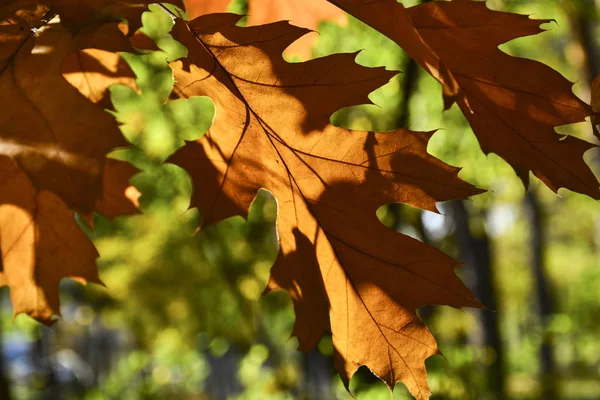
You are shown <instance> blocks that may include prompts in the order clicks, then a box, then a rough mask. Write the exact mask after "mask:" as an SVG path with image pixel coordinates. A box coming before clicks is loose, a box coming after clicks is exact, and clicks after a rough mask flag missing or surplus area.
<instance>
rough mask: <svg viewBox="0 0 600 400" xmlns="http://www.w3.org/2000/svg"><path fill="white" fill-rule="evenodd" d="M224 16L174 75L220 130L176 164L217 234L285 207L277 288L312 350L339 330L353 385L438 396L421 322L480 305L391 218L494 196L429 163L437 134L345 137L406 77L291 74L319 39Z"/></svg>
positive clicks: (335, 65) (345, 68)
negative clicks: (305, 43) (336, 115)
mask: <svg viewBox="0 0 600 400" xmlns="http://www.w3.org/2000/svg"><path fill="white" fill-rule="evenodd" d="M239 18H240V17H239V16H236V15H232V14H213V15H208V16H204V17H200V18H197V19H195V20H194V21H192V22H191V23H189V25H186V24H185V23H184V22H182V21H180V20H179V21H177V22H176V25H175V27H174V30H173V32H172V34H173V35H174V37H175V38H176V39H177V40H179V41H180V42H182V43H183V44H184V45H185V46H186V47H187V48H188V50H189V56H188V58H187V59H184V60H181V61H176V62H174V63H172V67H173V70H174V71H175V80H176V82H177V83H176V86H175V91H176V93H177V94H178V95H180V96H182V97H185V98H188V97H191V96H197V95H206V96H209V97H210V98H211V99H212V100H213V101H214V103H215V107H216V117H215V121H214V125H213V126H212V127H211V129H210V130H209V132H208V133H207V134H206V135H205V136H204V137H203V138H202V139H200V140H198V141H196V142H190V143H188V144H187V145H186V147H184V148H183V149H182V150H180V151H179V152H178V153H176V154H175V155H174V156H173V157H172V159H171V161H172V162H173V163H175V164H177V165H180V166H181V167H183V168H185V169H186V170H187V171H188V172H189V174H190V175H191V177H192V179H193V181H194V183H195V186H196V187H197V188H198V191H197V192H195V193H194V195H193V199H192V205H193V206H196V207H199V209H200V210H201V212H202V214H203V218H204V221H205V223H214V222H217V221H219V220H221V219H223V218H227V217H229V216H232V215H237V214H241V215H246V214H247V211H248V208H249V207H250V204H251V202H252V200H253V199H254V197H255V196H256V193H257V191H258V190H259V189H260V188H266V189H268V190H269V191H270V192H271V193H272V194H273V195H274V196H275V198H276V199H277V202H278V207H279V209H278V211H279V213H278V217H277V231H278V235H279V240H280V244H281V253H280V256H279V259H278V260H277V262H276V264H275V266H274V267H273V269H272V274H271V279H270V282H269V284H268V289H267V290H273V289H285V290H287V291H288V292H289V294H290V295H291V297H292V299H293V301H294V307H295V310H296V316H297V320H296V324H295V327H294V335H296V336H297V337H298V339H299V343H300V349H302V350H308V349H310V348H312V347H314V346H315V344H316V343H317V342H318V340H319V338H320V337H321V336H322V335H323V333H324V332H325V331H327V330H331V332H332V336H333V344H334V346H335V349H336V366H337V368H338V371H339V372H340V374H341V376H342V379H343V380H344V382H345V383H346V384H348V382H349V380H350V378H351V376H352V375H353V374H354V372H355V371H356V370H357V369H358V368H359V366H361V365H367V366H368V367H369V368H370V369H371V370H372V371H373V372H374V373H375V374H376V375H378V376H380V377H381V378H382V379H383V380H385V382H386V383H387V384H388V385H389V386H390V387H393V386H394V384H395V383H396V382H398V381H402V382H404V383H405V384H406V386H407V387H408V388H409V390H410V391H411V393H413V394H414V395H415V396H416V397H417V398H419V399H425V398H428V395H429V389H428V386H427V379H426V372H425V364H424V360H425V359H426V358H427V357H429V356H430V355H432V354H436V353H437V352H438V349H437V345H436V342H435V340H434V338H433V337H432V335H431V334H430V332H429V330H428V329H427V328H426V327H425V325H424V324H423V323H422V322H421V320H420V319H419V318H418V317H417V315H416V313H415V311H416V309H417V308H418V307H420V306H422V305H425V304H448V305H452V306H454V307H461V306H477V305H478V303H477V302H476V301H475V299H474V298H473V296H472V295H471V293H470V292H469V291H468V289H467V288H466V287H465V286H464V285H463V284H462V283H461V282H460V280H459V279H458V278H457V277H456V275H455V273H454V268H455V267H456V266H457V265H458V263H457V262H456V261H454V260H453V259H451V258H450V257H448V256H446V255H445V254H443V253H441V252H439V251H437V250H435V249H433V248H431V247H429V246H427V245H425V244H423V243H421V242H419V241H417V240H414V239H412V238H409V237H407V236H403V235H400V234H398V233H396V232H393V231H392V230H390V229H388V228H386V227H384V226H383V225H382V224H381V223H380V222H379V221H378V219H377V217H376V214H375V212H376V210H377V208H378V207H379V206H381V205H383V204H387V203H392V202H403V203H405V204H409V205H412V206H415V207H421V208H423V209H426V210H433V211H435V210H436V205H435V203H436V202H437V201H444V200H449V199H463V198H466V197H467V196H469V195H472V194H476V193H479V192H480V190H478V189H476V188H474V187H472V186H471V185H469V184H467V183H465V182H463V181H461V180H460V179H459V178H458V177H457V172H458V169H457V168H454V167H451V166H448V165H446V164H444V163H443V162H441V161H439V160H437V159H435V158H434V157H432V156H430V155H429V154H427V151H426V147H427V142H428V140H429V138H430V136H431V133H423V132H411V131H409V130H406V129H401V130H396V131H393V132H387V133H379V132H362V131H351V130H346V129H342V128H337V127H335V126H333V125H331V124H330V123H329V117H330V115H331V114H332V113H333V112H334V111H336V110H338V109H340V108H342V107H346V106H350V105H355V104H360V103H365V102H367V101H368V98H367V95H368V93H369V92H371V91H372V90H374V89H376V88H377V87H379V86H381V85H382V84H384V83H386V82H387V81H388V80H389V79H390V78H391V77H392V76H393V75H394V73H392V72H388V71H385V70H383V69H382V68H375V69H369V68H365V67H362V66H359V65H357V64H356V63H354V61H353V59H354V57H355V54H338V55H335V56H330V57H326V58H321V59H316V60H312V61H309V62H305V63H298V64H289V63H287V62H285V61H284V60H283V59H282V57H281V52H282V50H283V49H285V48H286V47H287V46H288V45H289V44H290V43H292V42H293V41H294V40H296V39H297V38H298V37H300V36H301V35H303V34H304V33H306V32H307V30H305V29H301V28H298V27H295V26H293V25H290V24H288V23H285V22H280V23H275V24H270V25H265V26H261V27H253V28H240V27H236V26H235V24H236V22H237V21H238V19H239Z"/></svg>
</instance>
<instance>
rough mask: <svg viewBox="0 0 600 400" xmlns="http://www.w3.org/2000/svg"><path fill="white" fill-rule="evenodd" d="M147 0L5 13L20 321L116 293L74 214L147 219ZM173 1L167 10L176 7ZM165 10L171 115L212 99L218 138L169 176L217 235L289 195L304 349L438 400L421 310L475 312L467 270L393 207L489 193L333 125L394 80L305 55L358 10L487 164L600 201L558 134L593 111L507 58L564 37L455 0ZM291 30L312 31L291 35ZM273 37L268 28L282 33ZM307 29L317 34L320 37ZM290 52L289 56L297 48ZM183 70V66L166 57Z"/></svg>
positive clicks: (401, 136)
mask: <svg viewBox="0 0 600 400" xmlns="http://www.w3.org/2000/svg"><path fill="white" fill-rule="evenodd" d="M150 3H151V2H149V1H142V0H121V1H118V0H89V1H83V0H1V1H0V88H1V93H2V96H0V103H1V107H0V110H1V111H0V164H1V168H0V248H1V250H2V258H1V264H0V265H1V269H0V285H7V286H9V287H10V294H11V300H12V303H13V307H14V310H15V313H27V314H29V315H30V316H32V317H33V318H36V319H37V320H39V321H41V322H44V323H51V322H52V321H53V320H54V319H55V316H56V315H59V314H60V312H59V311H60V310H59V301H58V298H59V294H58V284H59V282H60V280H61V279H63V278H65V277H69V278H71V279H74V280H77V281H80V282H95V283H100V279H99V277H98V273H97V270H96V265H95V259H96V257H97V256H98V254H97V252H96V250H95V248H94V246H93V245H92V244H91V242H90V241H89V240H88V238H87V237H86V235H85V234H84V233H83V232H82V231H81V230H80V229H79V227H78V226H77V224H76V222H75V219H74V218H73V215H74V213H75V212H76V213H77V214H78V215H79V216H81V218H82V219H83V220H85V221H87V222H88V223H90V224H92V223H93V218H92V217H93V214H94V213H100V214H102V215H105V216H107V217H109V218H113V217H116V216H123V215H128V214H133V213H135V212H137V209H136V204H137V196H138V195H139V193H137V191H136V190H135V188H133V187H132V186H130V185H129V183H128V182H129V179H130V178H131V177H132V176H133V175H134V174H135V173H136V172H137V170H136V169H135V168H133V167H132V166H130V165H129V164H127V163H125V162H122V161H117V160H114V159H112V158H107V157H106V156H107V154H108V153H109V152H111V151H112V150H114V149H116V148H119V147H125V146H129V145H130V144H129V143H128V142H127V141H126V140H125V139H124V138H123V136H122V135H121V132H120V130H119V124H118V122H117V121H116V120H115V117H114V116H113V115H112V114H110V113H108V112H106V111H105V109H111V108H112V105H111V101H110V96H109V92H108V88H109V86H111V85H113V84H122V85H126V86H129V87H131V88H133V89H134V90H135V89H136V86H135V76H134V74H133V73H132V71H131V70H130V69H129V67H128V66H127V64H126V63H125V62H124V61H123V60H122V58H121V57H120V53H122V52H129V53H139V52H145V51H152V50H154V49H156V47H155V45H154V44H153V43H152V41H151V40H149V39H148V38H147V37H145V35H144V34H143V33H141V32H140V30H139V28H140V27H141V15H142V13H143V12H144V11H146V10H147V7H148V5H149V4H150ZM167 3H168V4H167ZM186 3H187V4H185V6H187V7H188V8H187V14H183V10H185V6H184V4H183V3H182V2H180V1H178V0H172V1H169V2H165V5H164V6H162V7H163V9H164V11H165V12H166V13H168V14H169V15H171V16H172V18H173V20H174V26H173V30H172V32H171V34H172V36H173V38H174V39H175V40H177V41H178V42H180V43H182V44H183V45H184V46H185V47H186V48H187V51H188V53H187V56H186V57H184V58H181V59H178V60H174V61H171V62H170V67H171V68H172V70H173V74H174V78H175V82H176V83H175V86H174V89H173V93H172V94H171V99H178V98H183V99H189V98H192V97H194V96H207V97H209V98H210V99H211V100H212V101H213V103H214V105H215V109H216V116H215V119H214V122H213V125H212V126H211V128H210V129H209V131H208V132H207V133H206V134H205V135H204V136H202V137H201V138H200V139H198V140H197V141H192V142H188V143H186V144H185V146H184V147H183V148H181V149H180V150H179V151H177V152H176V153H175V154H174V155H173V156H172V157H171V158H170V159H169V160H168V162H171V163H174V164H176V165H178V166H180V167H182V168H183V169H185V170H186V171H187V173H188V174H189V175H190V177H191V179H192V181H193V183H194V185H195V187H196V189H197V190H196V191H195V192H194V194H193V197H192V207H197V208H198V209H199V210H200V212H201V214H202V218H203V224H204V225H207V224H213V223H216V222H219V221H221V220H223V219H225V218H228V217H231V216H234V215H242V216H246V215H247V213H248V210H249V207H250V205H251V203H252V201H253V199H254V198H255V196H256V194H257V192H258V190H259V189H261V188H264V189H267V190H269V191H270V192H271V193H272V194H273V196H274V197H275V198H276V199H277V204H278V216H277V233H278V238H279V242H280V247H281V250H280V253H279V256H278V258H277V260H276V262H275V264H274V266H273V268H272V270H271V278H270V280H269V282H268V284H267V288H266V290H265V291H266V292H269V291H272V290H277V289H282V290H286V291H287V292H288V293H289V295H290V296H291V298H292V300H293V302H294V309H295V313H296V323H295V326H294V330H293V335H295V336H296V337H297V338H298V340H299V344H300V346H299V347H300V349H301V350H305V351H306V350H310V349H312V348H313V347H314V346H315V345H316V344H317V343H318V341H319V339H320V338H321V337H322V335H323V334H324V333H326V332H328V331H329V332H331V334H332V339H333V345H334V348H335V364H336V368H337V370H338V371H339V373H340V375H341V377H342V380H343V381H344V382H345V383H346V385H347V384H348V383H349V381H350V378H351V377H352V375H353V374H354V373H355V372H356V370H357V369H358V368H359V367H360V366H362V365H366V366H367V367H368V368H369V369H370V370H371V371H373V372H374V373H375V374H376V375H377V376H379V377H380V378H381V379H383V380H384V381H385V382H386V383H387V384H388V386H389V387H392V388H393V387H394V385H395V384H396V382H399V381H402V382H403V383H404V384H405V385H406V386H407V387H408V389H409V391H410V392H411V393H412V394H413V395H414V396H415V397H416V398H418V399H425V398H428V397H429V394H430V391H429V388H428V385H427V375H426V371H425V363H424V361H425V359H426V358H427V357H429V356H431V355H433V354H436V353H439V350H438V347H437V344H436V341H435V339H434V338H433V336H432V335H431V333H430V332H429V330H428V329H427V327H426V326H425V325H424V323H423V322H422V321H421V320H420V319H419V317H418V316H417V314H416V310H417V309H418V308H419V307H421V306H423V305H428V304H441V305H450V306H453V307H465V306H467V307H478V306H479V303H478V302H477V301H476V300H475V298H474V297H473V295H472V294H471V292H470V291H469V290H468V289H467V288H466V287H465V286H464V284H463V283H462V282H461V281H460V280H459V279H458V277H457V276H456V274H455V271H454V270H455V268H456V267H457V266H458V265H459V262H458V261H456V260H453V259H452V258H450V257H449V256H447V255H445V254H444V253H442V252H440V251H438V250H436V249H434V248H432V247H430V246H428V245H426V244H424V243H422V242H419V241H417V240H415V239H412V238H410V237H408V236H404V235H401V234H399V233H397V232H394V231H392V230H390V229H388V228H386V227H385V226H383V225H382V224H381V223H380V222H379V220H378V219H377V217H376V213H375V212H376V210H377V209H378V208H379V207H380V206H382V205H384V204H389V203H394V202H400V203H404V204H408V205H410V206H413V207H418V208H421V209H424V210H429V211H434V212H435V211H437V209H436V203H437V202H440V201H446V200H451V199H466V198H468V197H469V196H472V195H476V194H478V193H481V192H482V191H483V190H481V189H479V188H475V187H473V186H472V185H470V184H468V183H466V182H464V181H462V180H461V179H460V178H459V177H458V171H459V169H458V168H456V167H454V166H450V165H447V164H445V163H443V162H442V161H440V160H438V159H436V158H435V157H433V156H431V155H430V154H428V153H427V143H428V141H429V139H430V138H431V136H432V135H433V132H413V131H410V130H409V129H406V128H399V129H396V130H394V131H391V132H366V131H354V130H348V129H342V128H339V127H336V126H333V125H332V124H331V123H330V122H329V119H330V116H331V114H332V113H334V112H335V111H337V110H339V109H341V108H344V107H348V106H353V105H358V104H365V103H368V102H369V99H368V97H367V96H368V94H369V93H370V92H372V91H373V90H375V89H377V88H378V87H380V86H382V85H383V84H385V83H387V82H388V80H389V79H390V78H392V77H393V76H394V75H395V74H396V72H392V71H387V70H385V69H384V68H366V67H363V66H360V65H358V64H356V63H355V61H354V58H355V56H356V54H335V55H331V56H328V57H324V58H319V59H313V60H309V61H306V62H301V63H289V62H287V61H285V60H284V58H283V57H282V52H284V50H285V51H291V52H294V53H296V54H299V55H300V56H303V57H306V56H307V54H308V53H307V50H306V49H308V48H309V46H310V41H309V42H302V41H301V39H302V38H303V37H304V36H305V35H307V34H309V33H310V32H311V31H310V29H314V28H316V22H317V21H319V20H322V19H334V20H336V21H339V22H343V21H344V20H345V17H346V15H347V14H350V15H352V16H354V17H356V18H358V19H360V20H362V21H363V22H365V23H366V24H368V25H370V26H371V27H373V28H375V29H376V30H378V31H379V32H381V33H382V34H384V35H386V36H387V37H389V38H390V39H392V40H393V41H395V42H396V43H397V44H398V45H399V46H400V47H402V48H403V49H404V50H405V51H406V53H407V54H408V55H409V56H411V57H412V58H413V59H414V60H415V61H416V62H417V63H418V64H419V65H421V66H422V67H423V68H424V69H425V70H426V71H427V72H428V73H430V74H431V75H432V76H433V77H434V78H435V79H436V80H438V81H439V82H440V84H441V86H442V93H443V97H444V104H445V107H446V108H449V107H450V106H452V105H453V104H454V103H456V104H458V106H459V107H460V109H461V110H462V112H463V114H464V115H465V117H466V118H467V120H468V121H469V123H470V125H471V127H472V129H473V131H474V132H475V134H476V136H477V138H478V140H479V143H480V145H481V148H482V150H483V151H484V152H485V153H486V154H487V153H490V152H493V153H496V154H498V155H499V156H500V157H502V158H503V159H504V160H506V161H507V162H508V163H509V164H510V165H511V166H512V167H513V168H514V170H515V171H516V173H517V175H518V176H519V177H520V178H521V180H522V181H523V183H524V184H525V185H528V183H529V175H530V172H533V174H534V175H535V176H537V177H538V178H539V179H540V180H541V181H543V182H544V183H545V184H546V185H547V186H548V187H549V188H551V189H552V190H554V191H557V190H558V189H559V188H561V187H565V188H568V189H570V190H573V191H576V192H580V193H583V194H586V195H588V196H591V197H593V198H595V199H598V198H600V189H599V186H600V185H599V184H598V181H597V179H596V178H595V176H594V174H593V173H592V171H591V170H590V169H589V167H588V166H587V165H586V163H585V162H584V160H583V155H584V153H585V152H586V151H587V150H589V149H590V148H592V147H594V145H593V144H591V143H589V142H587V141H584V140H581V139H578V138H576V137H573V136H561V135H559V134H557V133H556V131H555V127H557V126H559V125H565V124H569V123H574V122H581V121H584V120H585V119H586V117H588V116H592V115H593V111H592V109H591V107H590V106H589V105H587V104H585V103H584V102H582V101H581V100H580V99H578V98H577V97H576V96H574V95H573V93H572V91H571V86H572V84H571V83H570V82H569V81H567V80H566V79H565V78H564V77H562V76H561V75H560V74H559V73H558V72H556V71H554V70H553V69H552V68H550V67H548V66H546V65H544V64H542V63H539V62H536V61H532V60H527V59H522V58H516V57H512V56H510V55H507V54H506V53H504V52H502V51H501V50H499V49H498V46H499V45H500V44H502V43H505V42H507V41H510V40H512V39H515V38H518V37H522V36H527V35H533V34H537V33H539V32H541V29H540V25H541V24H543V23H545V22H548V21H545V20H533V19H530V18H529V17H527V16H523V15H517V14H510V13H504V12H499V11H492V10H490V9H488V8H487V7H486V5H485V3H483V2H478V1H472V0H453V1H440V2H428V3H425V4H422V5H419V6H415V7H410V8H405V7H404V6H403V5H402V4H401V3H398V2H396V0H376V1H364V0H329V1H326V0H311V1H307V2H306V3H303V6H302V7H299V6H298V4H299V3H297V2H293V1H291V0H270V1H265V2H262V3H261V2H257V1H256V0H250V2H249V4H250V15H251V17H250V18H249V25H252V26H251V27H241V26H239V20H240V18H241V17H240V16H239V15H235V14H227V13H223V11H225V9H226V7H227V3H228V1H218V0H213V1H200V0H190V1H188V2H186ZM286 18H287V19H289V18H292V19H294V18H295V20H297V23H299V24H301V25H304V26H305V27H304V28H300V27H298V26H295V25H293V24H290V23H289V22H284V21H279V22H273V21H278V20H281V19H286ZM267 22H270V23H267ZM307 28H309V29H307ZM286 49H287V50H286ZM165 62H167V61H165Z"/></svg>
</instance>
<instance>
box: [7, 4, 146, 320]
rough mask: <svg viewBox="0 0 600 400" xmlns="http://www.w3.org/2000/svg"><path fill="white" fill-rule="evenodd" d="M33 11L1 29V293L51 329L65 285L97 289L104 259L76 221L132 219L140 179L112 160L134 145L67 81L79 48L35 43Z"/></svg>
mask: <svg viewBox="0 0 600 400" xmlns="http://www.w3.org/2000/svg"><path fill="white" fill-rule="evenodd" d="M34 10H36V12H37V14H35V13H28V14H26V15H27V18H22V15H25V14H24V13H23V12H21V11H22V10H19V11H17V12H15V14H14V15H13V16H11V17H9V18H8V19H6V20H4V21H2V22H0V91H1V92H2V94H3V96H2V97H1V98H0V107H1V108H0V109H1V110H2V112H0V158H1V163H2V168H1V169H0V171H1V172H0V186H2V188H3V189H2V195H1V198H0V210H1V211H0V248H1V249H2V253H1V254H2V277H1V278H0V285H8V286H9V287H10V290H11V299H12V301H13V306H14V310H15V313H16V314H18V313H21V312H26V313H28V314H29V315H31V316H33V317H34V318H36V319H38V320H40V321H41V322H44V323H51V322H52V321H53V319H52V315H59V308H58V303H59V299H58V283H59V281H60V279H62V278H63V277H73V278H75V279H77V280H80V281H92V282H98V277H97V272H96V270H95V258H96V257H97V253H96V251H95V249H94V247H93V245H92V244H91V242H89V240H88V239H87V237H86V236H85V234H83V232H81V231H80V230H79V228H78V227H77V225H76V224H75V220H74V211H77V212H80V213H81V214H82V215H84V216H85V215H90V214H91V213H92V212H93V211H95V210H96V211H98V210H101V211H102V212H105V213H107V214H108V215H109V216H111V217H114V216H118V215H122V214H123V213H132V212H134V211H135V208H134V202H132V200H131V199H129V198H128V197H127V196H126V193H125V190H126V188H127V185H128V184H127V181H128V180H129V178H130V177H131V176H132V175H133V174H135V173H136V170H135V169H134V168H132V167H131V166H128V165H126V164H125V163H123V162H119V161H116V160H107V159H106V154H107V153H108V152H109V151H111V150H113V149H114V148H116V147H120V146H124V145H126V144H127V142H126V141H125V140H124V138H123V137H122V135H121V133H120V131H119V129H118V126H117V124H116V122H115V121H114V118H113V117H112V116H111V115H109V114H108V113H106V112H105V111H103V109H102V108H101V107H98V106H97V105H95V104H94V103H92V102H91V101H88V100H87V99H86V98H85V97H84V96H82V95H81V94H80V93H79V92H78V91H77V90H76V89H75V88H74V87H72V86H71V85H70V84H69V83H68V82H67V81H66V80H65V79H64V78H63V76H62V74H61V68H62V63H63V60H64V58H65V57H66V56H67V55H69V54H71V53H72V52H73V51H75V50H77V46H78V38H77V37H75V36H73V34H72V33H71V32H70V31H68V30H66V29H65V28H62V27H60V26H58V25H56V24H50V25H49V26H46V27H44V28H42V29H40V30H39V31H38V33H34V31H32V30H31V28H33V27H37V26H40V22H41V20H42V19H43V18H45V16H46V15H47V12H48V10H47V9H45V8H44V7H37V8H35V9H34ZM42 25H43V24H42ZM103 182H104V183H105V184H108V185H103Z"/></svg>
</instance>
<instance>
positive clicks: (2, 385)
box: [0, 261, 11, 400]
mask: <svg viewBox="0 0 600 400" xmlns="http://www.w3.org/2000/svg"><path fill="white" fill-rule="evenodd" d="M0 271H2V262H1V261H0ZM2 344H3V342H2V328H1V327H0V399H2V400H10V399H11V396H10V384H9V382H8V379H7V378H6V374H5V371H4V352H3V351H2Z"/></svg>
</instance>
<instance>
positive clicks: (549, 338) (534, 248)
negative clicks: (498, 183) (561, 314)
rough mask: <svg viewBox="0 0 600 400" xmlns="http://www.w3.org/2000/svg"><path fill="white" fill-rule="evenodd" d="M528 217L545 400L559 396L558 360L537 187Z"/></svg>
mask: <svg viewBox="0 0 600 400" xmlns="http://www.w3.org/2000/svg"><path fill="white" fill-rule="evenodd" d="M525 204H526V207H527V219H528V221H529V229H530V231H529V232H530V233H529V238H530V248H531V266H532V268H533V275H534V279H535V287H536V293H537V304H538V311H539V316H540V321H541V324H542V329H543V333H542V346H541V349H540V355H539V357H540V369H541V370H540V374H541V381H542V397H541V399H542V400H554V399H558V396H559V394H558V385H557V383H558V382H557V376H558V374H557V371H556V362H555V360H554V344H553V342H554V340H553V339H554V338H553V334H552V332H550V331H548V326H549V323H550V322H551V318H552V316H553V315H554V313H555V306H554V298H553V296H552V290H551V284H550V280H549V279H548V276H547V272H546V261H545V256H544V254H545V249H546V246H547V239H546V229H547V226H546V218H545V215H544V211H543V208H542V206H541V205H540V203H539V200H538V198H537V194H536V192H535V190H534V189H531V190H529V192H527V195H526V196H525Z"/></svg>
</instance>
